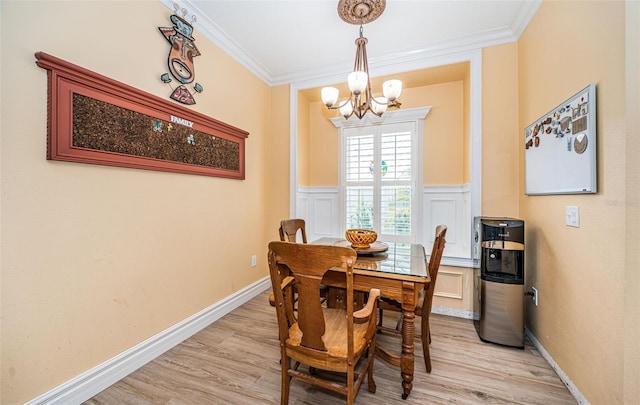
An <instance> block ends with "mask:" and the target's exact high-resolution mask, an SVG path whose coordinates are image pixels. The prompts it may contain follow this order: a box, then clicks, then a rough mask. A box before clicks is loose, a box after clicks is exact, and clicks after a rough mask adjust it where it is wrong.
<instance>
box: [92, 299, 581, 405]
mask: <svg viewBox="0 0 640 405" xmlns="http://www.w3.org/2000/svg"><path fill="white" fill-rule="evenodd" d="M268 294H269V291H265V292H264V293H263V294H261V295H259V296H257V297H256V298H254V299H253V300H251V301H249V302H248V303H246V304H245V305H243V306H242V307H240V308H238V309H236V310H234V311H233V312H231V313H230V314H228V315H226V316H224V317H223V318H221V319H219V320H218V321H217V322H215V323H213V324H212V325H210V326H208V327H207V328H205V329H203V330H202V331H200V332H199V333H197V334H195V335H194V336H192V337H191V338H189V339H187V340H185V341H184V342H182V343H181V344H179V345H177V346H176V347H174V348H173V349H171V350H169V351H168V352H166V353H164V354H163V355H161V356H159V357H158V358H156V359H155V360H153V361H152V362H150V363H148V364H147V365H145V366H143V367H142V368H140V369H139V370H137V371H135V372H134V373H132V374H130V375H129V376H127V377H125V378H124V379H122V380H121V381H119V382H117V383H116V384H114V385H112V386H111V387H109V388H107V389H106V390H104V391H102V392H101V393H99V394H98V395H96V396H95V397H93V398H91V399H90V400H88V401H86V402H85V403H84V404H85V405H102V404H109V405H111V404H136V405H137V404H167V405H178V404H179V405H183V404H185V405H186V404H189V405H192V404H215V405H217V404H225V405H226V404H238V405H244V404H247V405H253V404H279V403H280V365H279V362H278V361H279V356H280V352H279V348H278V338H277V334H278V327H277V323H276V314H275V310H274V308H272V307H270V306H269V304H268ZM392 315H393V314H390V316H392ZM385 318H387V317H386V315H385ZM416 321H418V319H416ZM390 322H391V323H393V319H390ZM431 333H432V343H431V361H432V365H433V371H432V372H431V374H427V373H426V371H425V366H424V361H423V360H422V348H421V346H420V342H419V341H418V340H416V341H415V351H416V353H415V355H416V361H415V378H414V381H413V390H412V392H411V395H409V398H407V400H402V399H401V398H400V395H401V393H402V387H401V385H400V381H401V379H400V372H399V369H397V368H395V367H393V366H390V365H388V364H387V363H385V362H384V361H382V360H380V359H379V358H376V359H375V363H374V378H375V381H376V385H377V391H376V393H375V394H372V393H370V392H368V391H367V387H366V381H365V383H364V384H363V387H362V388H361V389H360V393H359V394H358V396H357V398H356V404H407V405H409V404H451V403H456V404H527V405H529V404H544V405H551V404H553V405H555V404H575V403H576V401H575V400H574V398H573V397H572V396H571V394H570V393H569V391H568V390H567V388H566V387H565V386H564V385H563V383H562V382H561V381H560V379H559V378H558V376H557V375H556V373H555V372H554V371H553V369H551V367H550V366H549V365H548V364H547V362H546V361H545V360H544V359H543V358H542V356H541V355H540V354H539V352H538V351H537V350H536V349H535V348H534V347H533V346H532V345H531V344H530V343H529V342H526V345H525V349H524V350H521V349H514V348H507V347H502V346H498V345H494V344H490V343H483V342H481V341H480V339H479V338H478V335H477V334H476V331H475V329H474V327H473V322H472V321H471V320H467V319H459V318H453V317H447V316H441V315H432V317H431ZM378 341H379V342H380V344H385V345H386V346H387V347H389V344H393V345H394V346H397V347H398V348H399V347H400V343H399V340H398V337H396V336H388V335H386V334H382V335H380V334H379V335H378ZM343 402H344V397H342V396H340V395H338V394H336V393H333V392H330V391H326V390H323V389H320V388H315V387H312V386H310V385H308V384H305V383H303V382H301V381H295V380H294V381H293V382H292V384H291V395H290V401H289V403H290V404H292V405H302V404H307V405H333V404H339V403H343Z"/></svg>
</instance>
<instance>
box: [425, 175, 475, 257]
mask: <svg viewBox="0 0 640 405" xmlns="http://www.w3.org/2000/svg"><path fill="white" fill-rule="evenodd" d="M469 195H470V192H469V185H468V184H462V185H459V186H425V187H424V191H423V195H422V210H423V212H422V214H423V215H422V218H423V233H422V234H423V235H425V237H424V239H425V240H424V241H423V242H422V243H423V244H424V245H425V247H426V246H431V244H433V237H434V232H435V229H436V226H438V225H439V224H444V225H446V226H447V237H446V239H447V244H446V246H445V248H444V254H443V258H442V261H443V263H446V264H451V265H460V266H471V228H472V226H473V220H472V218H471V211H470V209H469Z"/></svg>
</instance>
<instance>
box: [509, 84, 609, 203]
mask: <svg viewBox="0 0 640 405" xmlns="http://www.w3.org/2000/svg"><path fill="white" fill-rule="evenodd" d="M596 111H597V110H596V85H595V84H593V83H592V84H589V85H588V86H587V87H585V88H583V89H582V90H580V91H579V92H577V93H576V94H574V95H573V96H571V97H569V98H568V99H566V100H565V101H563V102H562V103H560V104H558V105H557V106H556V107H555V108H553V109H552V110H551V111H549V112H547V113H546V114H544V115H543V116H541V117H540V118H538V119H537V120H535V121H533V123H531V124H530V125H529V126H527V127H526V128H525V129H524V142H523V144H522V145H523V147H524V148H525V151H524V176H525V177H524V183H525V194H526V195H548V194H589V193H596V192H597V173H596V171H597V170H596V168H597V167H596V154H597V138H596ZM563 120H564V121H565V124H561V122H562V121H563ZM578 122H579V123H580V124H581V125H584V126H585V127H584V128H583V127H582V126H581V127H580V128H579V129H577V130H575V129H576V127H577V123H578ZM574 130H575V131H574ZM579 140H582V141H583V142H584V143H582V145H585V144H586V149H582V152H578V149H577V145H579V143H578V141H579Z"/></svg>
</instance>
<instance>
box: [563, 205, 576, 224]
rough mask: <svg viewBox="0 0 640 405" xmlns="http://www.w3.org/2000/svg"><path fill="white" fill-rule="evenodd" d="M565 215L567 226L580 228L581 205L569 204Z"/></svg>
mask: <svg viewBox="0 0 640 405" xmlns="http://www.w3.org/2000/svg"><path fill="white" fill-rule="evenodd" d="M565 215H566V223H567V226H573V227H575V228H580V207H576V206H572V205H567V206H566V211H565Z"/></svg>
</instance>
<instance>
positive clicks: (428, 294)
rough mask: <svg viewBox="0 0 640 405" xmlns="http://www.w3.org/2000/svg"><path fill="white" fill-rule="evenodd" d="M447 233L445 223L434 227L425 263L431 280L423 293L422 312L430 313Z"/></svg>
mask: <svg viewBox="0 0 640 405" xmlns="http://www.w3.org/2000/svg"><path fill="white" fill-rule="evenodd" d="M446 234H447V226H446V225H438V226H437V227H436V235H435V239H434V240H433V247H432V248H431V257H430V258H429V263H428V265H427V267H428V269H429V278H431V282H430V283H429V286H428V287H427V290H426V291H425V294H424V301H423V303H422V311H423V313H426V314H429V313H431V303H432V301H433V293H434V291H435V289H436V279H437V278H438V269H439V268H440V260H441V259H442V252H443V251H444V245H445V244H446V243H447V241H446V239H445V236H446Z"/></svg>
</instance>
